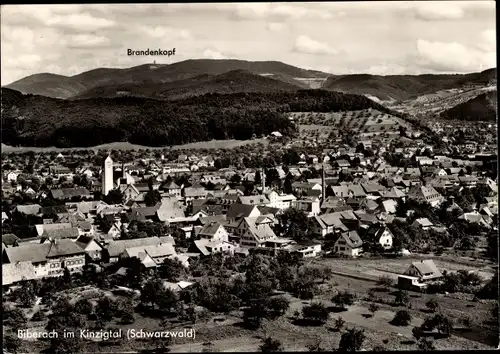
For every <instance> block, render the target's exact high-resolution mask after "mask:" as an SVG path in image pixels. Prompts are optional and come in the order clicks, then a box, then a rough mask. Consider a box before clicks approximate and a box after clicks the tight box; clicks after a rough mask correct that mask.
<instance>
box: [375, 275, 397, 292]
mask: <svg viewBox="0 0 500 354" xmlns="http://www.w3.org/2000/svg"><path fill="white" fill-rule="evenodd" d="M377 285H378V286H380V287H381V288H383V289H389V288H390V287H391V286H392V285H393V281H392V278H391V277H389V276H387V275H382V276H381V277H380V278H378V280H377Z"/></svg>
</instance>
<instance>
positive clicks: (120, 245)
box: [106, 236, 161, 257]
mask: <svg viewBox="0 0 500 354" xmlns="http://www.w3.org/2000/svg"><path fill="white" fill-rule="evenodd" d="M160 242H161V241H160V238H158V237H156V236H154V237H145V238H138V239H132V240H116V241H115V240H112V241H110V242H109V245H108V246H107V247H106V249H107V251H108V254H109V256H110V257H118V256H119V255H120V254H121V253H123V251H125V250H126V249H127V248H132V247H137V246H147V245H157V244H159V243H160Z"/></svg>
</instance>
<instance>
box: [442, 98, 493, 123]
mask: <svg viewBox="0 0 500 354" xmlns="http://www.w3.org/2000/svg"><path fill="white" fill-rule="evenodd" d="M440 117H441V118H444V119H457V120H466V121H491V122H494V121H496V118H497V91H496V90H495V91H488V92H485V93H483V94H480V95H478V96H476V97H474V98H472V99H470V100H468V101H466V102H463V103H460V104H458V105H456V106H455V107H452V108H450V109H448V110H446V111H444V112H441V114H440Z"/></svg>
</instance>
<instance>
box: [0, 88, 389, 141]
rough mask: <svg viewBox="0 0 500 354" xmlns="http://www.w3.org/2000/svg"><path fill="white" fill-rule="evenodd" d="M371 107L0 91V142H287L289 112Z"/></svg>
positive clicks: (325, 96)
mask: <svg viewBox="0 0 500 354" xmlns="http://www.w3.org/2000/svg"><path fill="white" fill-rule="evenodd" d="M368 108H373V109H377V110H379V111H382V112H387V113H390V114H395V113H394V112H391V111H390V110H389V109H387V108H385V107H383V106H381V105H379V104H377V103H375V102H374V101H372V100H370V99H368V98H366V97H364V96H359V95H352V94H343V93H339V92H329V91H323V90H300V91H297V92H287V91H277V92H273V93H235V94H206V95H202V96H197V97H192V98H188V99H183V100H176V101H160V100H154V99H144V98H137V97H120V98H99V99H86V100H72V101H68V100H61V99H54V98H48V97H44V96H35V95H22V94H21V93H19V92H17V91H14V90H10V89H5V88H2V126H3V127H2V142H3V143H4V144H6V145H11V146H30V147H48V146H55V147H60V148H70V147H90V146H95V145H100V144H106V143H111V142H126V141H128V142H130V143H132V144H139V145H145V146H171V145H178V144H185V143H191V142H197V141H206V140H212V139H238V140H246V139H251V138H253V137H260V136H266V135H268V134H270V133H271V132H273V131H279V132H281V133H282V134H283V135H284V136H294V135H295V134H296V133H297V129H296V126H295V124H294V123H293V122H291V121H290V120H289V119H288V115H287V113H289V112H299V111H300V112H308V111H311V112H338V111H350V110H362V109H368Z"/></svg>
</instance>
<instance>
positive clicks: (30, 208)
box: [16, 204, 42, 215]
mask: <svg viewBox="0 0 500 354" xmlns="http://www.w3.org/2000/svg"><path fill="white" fill-rule="evenodd" d="M41 210H42V207H41V206H40V205H39V204H29V205H17V206H16V211H17V212H19V213H22V214H25V215H37V214H39V213H40V212H41Z"/></svg>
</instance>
